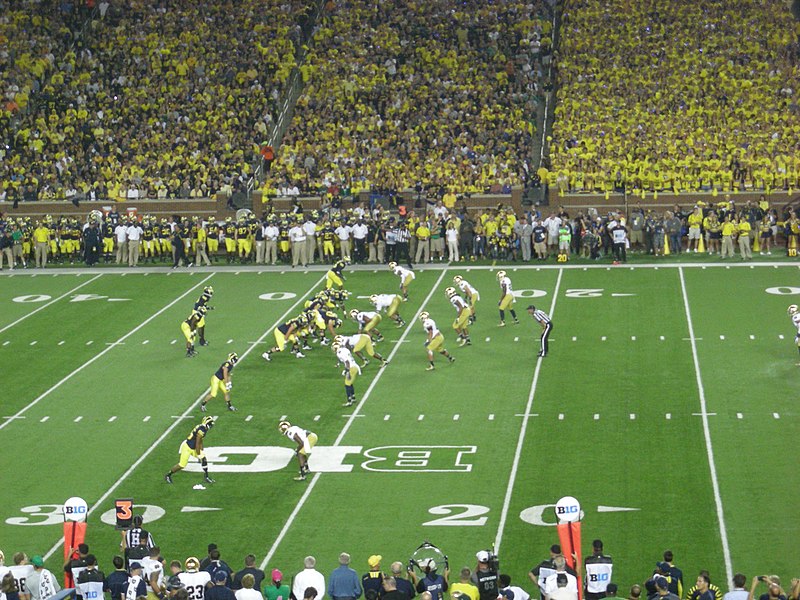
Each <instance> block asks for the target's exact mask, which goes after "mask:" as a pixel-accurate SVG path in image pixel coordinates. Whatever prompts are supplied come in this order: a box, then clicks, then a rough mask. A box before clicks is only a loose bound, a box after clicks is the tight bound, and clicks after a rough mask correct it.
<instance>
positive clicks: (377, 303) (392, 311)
mask: <svg viewBox="0 0 800 600" xmlns="http://www.w3.org/2000/svg"><path fill="white" fill-rule="evenodd" d="M369 301H370V302H372V305H373V306H374V307H375V310H376V311H378V312H381V311H382V310H385V311H386V316H387V317H389V318H390V319H391V320H392V321H394V322H395V323H397V327H403V326H404V325H405V324H406V322H405V321H404V320H403V317H401V316H400V313H398V312H397V310H398V309H399V308H400V303H401V302H402V301H403V298H402V297H401V296H400V295H399V294H372V295H371V296H370V297H369Z"/></svg>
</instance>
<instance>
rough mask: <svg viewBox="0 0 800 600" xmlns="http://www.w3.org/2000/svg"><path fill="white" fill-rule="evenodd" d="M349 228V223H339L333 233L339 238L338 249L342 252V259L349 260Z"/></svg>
mask: <svg viewBox="0 0 800 600" xmlns="http://www.w3.org/2000/svg"><path fill="white" fill-rule="evenodd" d="M351 231H352V230H351V228H350V226H349V225H339V226H338V227H337V228H336V229H335V230H334V233H335V234H336V235H337V237H338V238H339V251H340V252H341V254H342V260H350V233H351Z"/></svg>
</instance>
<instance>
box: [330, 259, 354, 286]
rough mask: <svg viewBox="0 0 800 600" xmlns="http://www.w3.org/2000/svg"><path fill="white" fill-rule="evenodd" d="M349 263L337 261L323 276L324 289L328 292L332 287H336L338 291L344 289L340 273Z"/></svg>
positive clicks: (344, 260) (342, 277)
mask: <svg viewBox="0 0 800 600" xmlns="http://www.w3.org/2000/svg"><path fill="white" fill-rule="evenodd" d="M349 262H350V261H349V260H348V259H342V260H337V261H336V262H335V263H334V264H333V266H332V267H331V268H330V270H329V271H328V272H327V274H326V275H325V289H326V290H329V289H331V288H332V287H334V286H336V287H338V288H339V289H342V287H344V280H345V277H344V275H342V271H344V269H345V267H347V264H348V263H349Z"/></svg>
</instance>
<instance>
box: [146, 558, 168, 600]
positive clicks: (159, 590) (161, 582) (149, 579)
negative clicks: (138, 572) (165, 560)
mask: <svg viewBox="0 0 800 600" xmlns="http://www.w3.org/2000/svg"><path fill="white" fill-rule="evenodd" d="M159 554H161V548H159V547H158V546H153V547H152V548H150V556H145V557H144V558H142V559H140V560H139V562H140V563H141V565H142V571H143V575H142V576H143V577H144V580H145V582H146V583H147V598H148V600H157V599H158V597H159V596H161V594H163V593H164V591H165V590H166V588H167V582H166V578H165V577H164V565H163V564H162V563H161V561H160V560H159Z"/></svg>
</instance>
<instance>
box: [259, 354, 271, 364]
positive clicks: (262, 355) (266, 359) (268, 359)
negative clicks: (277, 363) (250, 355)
mask: <svg viewBox="0 0 800 600" xmlns="http://www.w3.org/2000/svg"><path fill="white" fill-rule="evenodd" d="M261 358H263V359H264V360H265V361H267V362H269V361H271V360H272V358H270V356H269V352H263V353H262V354H261Z"/></svg>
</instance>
